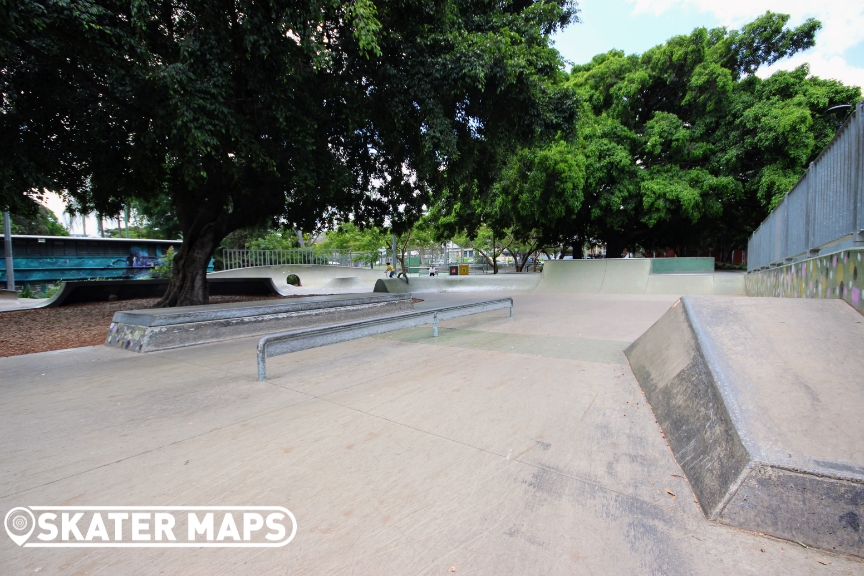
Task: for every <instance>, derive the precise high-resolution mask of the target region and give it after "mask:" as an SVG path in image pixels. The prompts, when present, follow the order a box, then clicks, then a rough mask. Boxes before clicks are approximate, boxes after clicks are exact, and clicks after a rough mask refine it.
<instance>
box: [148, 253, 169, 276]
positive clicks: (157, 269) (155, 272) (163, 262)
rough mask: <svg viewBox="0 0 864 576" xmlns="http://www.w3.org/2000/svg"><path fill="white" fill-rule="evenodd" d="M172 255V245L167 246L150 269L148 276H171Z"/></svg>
mask: <svg viewBox="0 0 864 576" xmlns="http://www.w3.org/2000/svg"><path fill="white" fill-rule="evenodd" d="M174 256H175V253H174V247H173V246H169V247H168V250H167V251H166V252H165V255H164V256H162V258H160V259H159V260H158V261H157V262H156V265H155V266H153V268H151V269H150V276H151V277H152V278H171V271H172V270H173V269H174Z"/></svg>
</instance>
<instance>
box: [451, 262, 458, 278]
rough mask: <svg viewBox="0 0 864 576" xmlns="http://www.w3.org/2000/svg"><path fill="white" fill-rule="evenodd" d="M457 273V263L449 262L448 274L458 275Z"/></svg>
mask: <svg viewBox="0 0 864 576" xmlns="http://www.w3.org/2000/svg"><path fill="white" fill-rule="evenodd" d="M458 275H459V265H458V264H451V265H450V276H458Z"/></svg>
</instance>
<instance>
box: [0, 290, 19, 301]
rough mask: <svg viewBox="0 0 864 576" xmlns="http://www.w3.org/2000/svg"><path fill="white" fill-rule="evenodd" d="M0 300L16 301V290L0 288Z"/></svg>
mask: <svg viewBox="0 0 864 576" xmlns="http://www.w3.org/2000/svg"><path fill="white" fill-rule="evenodd" d="M0 300H4V301H6V300H8V301H14V302H15V303H16V304H17V303H18V292H16V291H15V290H0Z"/></svg>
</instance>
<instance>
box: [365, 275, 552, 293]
mask: <svg viewBox="0 0 864 576" xmlns="http://www.w3.org/2000/svg"><path fill="white" fill-rule="evenodd" d="M541 276H542V275H541V274H535V273H531V272H526V273H522V274H474V275H470V276H434V277H428V276H421V277H419V278H409V282H408V283H406V282H405V280H402V279H400V278H387V279H379V280H378V281H377V282H376V283H375V292H391V293H406V292H411V293H424V292H508V293H510V292H531V291H532V290H534V289H535V288H536V287H537V284H538V283H539V282H540V280H541Z"/></svg>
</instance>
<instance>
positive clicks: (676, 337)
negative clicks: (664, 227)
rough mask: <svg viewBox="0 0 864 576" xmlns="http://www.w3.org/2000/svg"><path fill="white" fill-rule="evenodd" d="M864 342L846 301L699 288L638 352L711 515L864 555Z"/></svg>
mask: <svg viewBox="0 0 864 576" xmlns="http://www.w3.org/2000/svg"><path fill="white" fill-rule="evenodd" d="M861 350H864V323H862V322H861V320H860V316H859V315H858V314H857V313H856V312H855V311H854V310H852V309H851V308H850V307H849V306H847V305H846V304H845V303H842V302H838V301H833V302H832V301H818V300H784V299H747V298H727V297H698V296H697V297H687V296H685V297H684V298H682V299H681V300H680V301H679V302H678V303H676V305H675V306H673V308H672V309H670V310H669V311H668V312H667V313H666V314H665V315H664V316H663V317H662V318H661V319H660V320H659V321H657V323H655V324H654V326H652V327H651V328H650V329H649V330H648V331H647V332H646V333H645V334H643V335H642V336H641V337H639V339H638V340H636V342H634V343H633V344H632V345H631V346H630V347H629V348H627V350H625V355H626V356H627V359H628V360H629V361H630V365H631V367H632V369H633V372H634V374H635V375H636V378H637V380H638V381H639V384H640V385H641V386H642V389H643V390H644V392H645V395H646V397H647V399H648V402H649V404H650V405H651V407H652V409H653V410H654V414H655V416H656V418H657V422H658V423H659V424H660V427H661V428H662V430H663V432H664V433H665V435H666V438H667V441H668V442H669V446H670V447H671V449H672V452H673V454H674V455H675V458H676V459H677V461H678V463H679V465H680V466H681V469H682V470H683V471H684V473H685V475H686V476H687V478H688V480H689V481H690V485H691V486H692V488H693V491H694V493H695V495H696V497H697V498H698V500H699V504H700V506H701V507H702V509H703V511H704V512H705V514H706V515H707V516H708V517H709V518H710V519H711V520H715V521H718V522H720V523H723V524H728V525H731V526H736V527H739V528H744V529H747V530H753V531H756V532H761V533H765V534H770V535H772V536H776V537H779V538H785V539H788V540H798V541H801V542H803V543H805V544H807V545H810V546H815V547H819V548H825V549H828V550H836V551H838V552H843V553H846V554H853V555H856V556H860V557H864V526H862V523H864V522H862V520H864V422H862V419H861V418H860V413H861V411H862V409H864V388H862V386H861V374H864V356H862V354H860V351H861Z"/></svg>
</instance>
